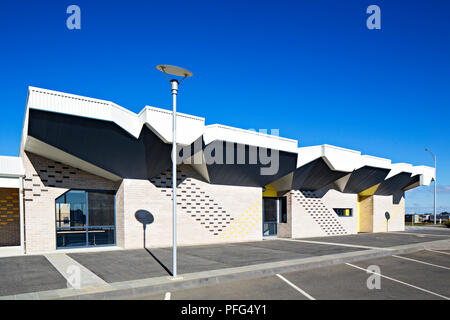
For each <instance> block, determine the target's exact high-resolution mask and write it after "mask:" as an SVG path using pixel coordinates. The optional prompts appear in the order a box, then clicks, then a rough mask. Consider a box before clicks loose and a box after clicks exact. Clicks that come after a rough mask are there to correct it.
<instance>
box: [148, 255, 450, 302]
mask: <svg viewBox="0 0 450 320" xmlns="http://www.w3.org/2000/svg"><path fill="white" fill-rule="evenodd" d="M449 265H450V252H449V251H448V250H443V251H440V250H439V251H435V250H433V251H429V250H425V251H419V252H416V253H411V254H402V255H398V256H388V257H383V258H377V259H370V260H365V261H359V262H354V263H346V264H340V265H334V266H328V267H323V268H317V269H313V270H304V271H298V272H291V273H285V274H277V275H273V276H270V277H264V278H259V279H251V280H246V281H236V282H229V283H224V284H219V285H215V286H208V287H202V288H195V289H187V290H180V291H174V292H167V293H164V294H158V295H151V296H148V297H143V299H166V300H168V299H174V300H197V299H198V300H208V299H212V300H216V299H220V300H221V299H224V300H228V299H231V300H235V299H236V300H240V299H261V300H265V299H266V300H280V299H281V300H283V299H287V300H295V299H298V300H305V299H310V300H329V299H333V300H335V299H337V300H341V299H342V300H361V299H362V300H436V299H437V300H442V299H447V300H448V299H450V267H449ZM369 267H370V270H371V272H368V271H367V269H368V268H369ZM374 267H375V269H374ZM376 268H378V270H379V274H380V275H381V276H379V277H378V274H374V273H373V272H377V271H376V270H377V269H376ZM374 276H376V277H378V279H379V287H377V286H374V285H373V284H374V283H376V282H374V281H376V280H374V279H375V278H373V277H374ZM369 277H372V278H370V279H369ZM368 281H369V283H370V284H369V286H368ZM371 284H372V285H371Z"/></svg>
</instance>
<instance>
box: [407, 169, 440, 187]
mask: <svg viewBox="0 0 450 320" xmlns="http://www.w3.org/2000/svg"><path fill="white" fill-rule="evenodd" d="M412 171H413V172H412V175H413V176H417V175H420V185H421V186H429V185H430V183H431V181H434V180H435V178H436V173H435V170H434V168H433V167H428V166H414V167H413V170H412Z"/></svg>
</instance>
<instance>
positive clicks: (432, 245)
mask: <svg viewBox="0 0 450 320" xmlns="http://www.w3.org/2000/svg"><path fill="white" fill-rule="evenodd" d="M424 249H427V250H428V251H423V250H424ZM431 250H435V251H438V250H450V230H447V229H440V230H436V231H435V230H431V231H428V230H408V231H406V232H399V233H375V234H359V235H350V236H340V237H324V238H311V239H276V240H265V241H258V242H246V243H233V244H223V245H209V246H189V247H180V248H179V251H178V252H179V256H178V257H179V259H178V265H179V273H180V275H181V276H182V279H178V280H173V279H172V278H171V277H170V269H171V250H170V248H162V249H138V250H113V251H102V252H99V251H97V252H76V253H67V254H66V253H63V254H61V253H58V254H47V255H45V256H44V255H41V256H39V255H38V256H21V257H9V258H0V274H2V277H1V278H0V296H1V297H0V299H123V298H139V297H150V296H152V295H155V294H156V295H159V294H165V293H166V292H175V291H176V292H179V291H180V290H188V289H189V290H191V289H192V290H193V289H195V288H199V287H201V288H203V287H204V288H207V287H211V286H214V285H224V286H227V285H229V286H231V283H232V282H233V281H236V280H240V283H250V282H251V281H252V280H253V281H254V279H256V278H261V279H265V278H267V277H269V278H270V279H272V278H273V277H274V276H275V277H276V278H274V279H275V280H276V281H275V282H278V281H282V282H283V284H282V285H286V284H289V283H291V284H294V282H295V281H296V279H297V278H292V279H290V278H289V277H290V275H289V274H291V273H295V272H297V273H299V274H300V275H302V274H305V275H306V274H308V273H311V272H313V271H307V270H315V269H318V268H322V269H321V270H326V269H323V268H324V267H331V266H336V265H342V264H344V265H345V266H346V268H352V269H357V267H360V268H364V267H363V266H360V265H357V263H358V262H360V261H369V260H370V259H378V258H384V257H391V258H392V257H394V259H395V260H396V261H397V260H398V261H401V262H402V263H408V264H411V263H413V264H419V263H420V262H417V261H420V260H423V262H425V263H428V264H425V263H422V264H421V265H423V266H427V267H433V265H439V266H441V267H448V265H447V262H443V261H441V260H436V259H438V258H435V257H431V252H432V251H431ZM419 251H420V252H427V253H422V256H418V257H415V256H408V255H407V254H412V253H414V252H419ZM441 252H443V251H441ZM426 254H428V255H429V256H428V257H427V256H426ZM396 256H397V257H396ZM398 257H400V258H398ZM420 258H422V259H420ZM27 259H34V260H36V261H35V262H34V263H28V262H26V261H27ZM415 260H417V261H415ZM30 261H31V260H30ZM349 264H351V265H352V266H350V265H349ZM439 269H442V270H443V271H445V272H448V271H449V270H447V269H445V268H439ZM442 270H441V271H442ZM360 271H361V270H360ZM353 272H355V270H353ZM358 272H359V271H358ZM344 273H345V272H344ZM277 275H278V276H277ZM280 276H281V277H283V278H284V279H282V278H280ZM77 277H78V278H77ZM271 277H272V278H271ZM447 278H449V277H448V274H447ZM274 279H272V280H268V281H272V282H273V280H274ZM291 280H292V281H291ZM246 281H247V282H246ZM302 281H305V280H302ZM394 282H395V281H394ZM234 283H236V282H234ZM73 284H75V286H74V285H73ZM272 284H273V285H274V286H275V287H277V286H278V285H279V284H275V283H272ZM397 284H398V283H397ZM295 287H296V286H295V284H294V286H291V289H294V290H296V291H297V292H300V291H298V290H297V289H296V288H295ZM419 287H420V286H419ZM205 290H208V289H205ZM300 290H302V289H301V288H300ZM308 290H310V291H314V289H309V288H308ZM223 292H227V291H226V290H224V291H223ZM242 292H245V290H242ZM283 294H284V293H283ZM283 294H281V293H280V295H281V296H280V299H281V297H282V296H283ZM316 295H319V296H321V294H320V293H316ZM448 295H450V294H447V293H445V294H443V296H444V297H447V296H448ZM311 296H312V297H314V295H311ZM362 296H364V295H362ZM244 297H246V298H251V297H250V296H244ZM304 297H307V296H304ZM180 298H182V296H180ZM254 298H257V295H255V297H254ZM275 299H276V297H275Z"/></svg>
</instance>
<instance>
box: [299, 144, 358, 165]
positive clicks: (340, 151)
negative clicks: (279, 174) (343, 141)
mask: <svg viewBox="0 0 450 320" xmlns="http://www.w3.org/2000/svg"><path fill="white" fill-rule="evenodd" d="M320 157H322V158H323V159H324V161H325V162H326V163H327V165H328V166H329V167H330V169H331V170H334V171H343V172H352V171H353V170H354V169H355V168H357V167H358V166H359V165H360V162H361V152H359V151H355V150H351V149H345V148H340V147H336V146H331V145H327V144H324V145H319V146H311V147H302V148H299V149H298V160H297V168H299V167H301V166H304V165H305V164H307V163H309V162H311V161H314V160H316V159H318V158H320Z"/></svg>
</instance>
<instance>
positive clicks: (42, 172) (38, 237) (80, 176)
mask: <svg viewBox="0 0 450 320" xmlns="http://www.w3.org/2000/svg"><path fill="white" fill-rule="evenodd" d="M24 167H25V178H24V191H25V193H24V200H25V201H24V213H25V241H26V243H25V248H26V252H27V253H34V252H40V251H50V250H55V249H56V226H55V199H56V198H58V197H60V196H61V195H62V194H63V193H65V192H66V191H68V190H70V189H94V190H116V189H117V188H118V183H116V182H113V181H109V180H107V179H104V178H102V177H99V176H95V175H93V174H90V173H88V172H85V171H83V170H79V169H77V168H74V167H71V166H68V165H65V164H63V163H59V162H57V161H53V160H50V159H46V158H43V157H40V156H38V155H35V154H32V153H28V152H26V153H25V155H24Z"/></svg>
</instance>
